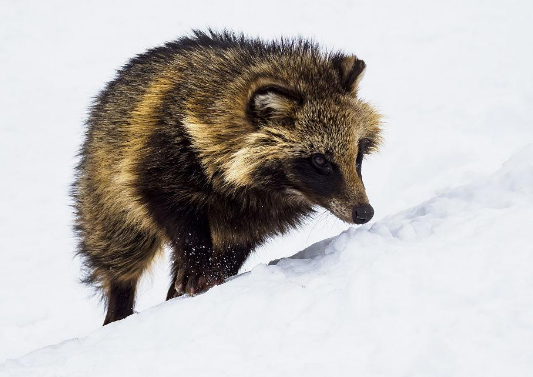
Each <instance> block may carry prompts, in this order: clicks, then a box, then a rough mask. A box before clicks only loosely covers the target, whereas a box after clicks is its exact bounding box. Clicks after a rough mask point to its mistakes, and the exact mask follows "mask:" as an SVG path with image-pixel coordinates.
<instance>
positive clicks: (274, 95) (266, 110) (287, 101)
mask: <svg viewBox="0 0 533 377" xmlns="http://www.w3.org/2000/svg"><path fill="white" fill-rule="evenodd" d="M302 103H303V100H302V97H301V96H300V94H299V93H297V92H296V91H294V90H292V89H289V88H286V87H284V86H281V85H279V84H267V85H263V86H260V87H259V88H257V89H255V90H254V91H253V93H252V94H251V95H250V98H249V99H248V104H247V106H246V114H247V116H248V118H249V119H250V121H251V122H252V123H254V124H256V125H260V124H263V123H265V122H268V121H269V120H274V119H277V120H290V119H292V117H293V115H294V111H295V110H296V108H297V107H299V106H300V105H301V104H302Z"/></svg>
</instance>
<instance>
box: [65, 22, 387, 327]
mask: <svg viewBox="0 0 533 377" xmlns="http://www.w3.org/2000/svg"><path fill="white" fill-rule="evenodd" d="M364 68H365V64H364V62H363V61H361V60H359V59H357V58H356V57H355V56H347V55H343V54H341V53H325V52H323V51H321V50H320V49H319V48H318V47H317V46H316V45H314V44H313V43H310V42H307V41H305V40H290V41H289V40H281V41H278V42H268V43H266V42H262V41H260V40H255V39H248V38H246V37H244V36H240V35H235V34H232V33H229V32H224V33H214V32H208V33H203V32H194V34H193V35H192V36H191V37H184V38H181V39H178V40H177V41H175V42H171V43H167V44H166V45H164V46H162V47H158V48H155V49H152V50H149V51H148V52H146V53H144V54H142V55H139V56H137V57H135V58H133V59H132V60H131V61H130V62H129V63H128V64H127V65H126V66H124V67H123V68H122V69H121V70H120V71H119V72H118V74H117V77H116V78H115V79H114V80H113V81H112V82H110V83H109V84H108V85H107V87H106V88H105V89H104V90H103V91H102V92H101V93H100V95H99V96H98V97H97V99H96V101H95V103H94V105H93V107H92V109H91V112H90V116H89V119H88V121H87V123H88V131H87V135H86V140H85V143H84V145H83V148H82V150H81V161H80V164H79V166H78V176H77V180H76V182H75V184H74V190H73V196H74V199H75V208H76V213H77V218H76V220H77V221H76V230H77V233H78V235H79V239H80V243H79V250H78V253H79V255H81V256H82V257H83V260H84V263H85V267H86V270H87V276H86V278H85V282H86V283H89V284H92V285H94V286H96V287H97V288H99V289H101V290H102V292H103V295H104V297H105V299H106V303H107V306H108V311H107V316H106V319H105V322H104V324H107V323H110V322H113V321H116V320H119V319H122V318H124V317H126V316H128V315H130V314H132V313H133V306H134V298H135V288H136V285H137V282H138V280H139V277H140V276H141V274H142V273H143V271H145V270H146V269H147V267H148V266H149V264H150V262H151V261H152V259H153V258H154V256H155V255H156V254H157V253H158V252H159V251H160V250H161V249H162V247H163V246H164V245H165V244H167V245H170V246H171V248H172V250H173V265H172V274H173V276H172V279H173V281H172V284H171V286H170V288H169V291H168V295H167V299H170V298H173V297H176V296H179V295H182V294H184V293H189V294H195V293H199V292H202V291H204V290H206V289H208V288H209V287H211V286H213V285H215V284H219V283H221V282H223V281H224V279H226V278H228V277H229V276H232V275H235V274H236V273H237V272H238V271H239V268H240V267H241V266H242V264H243V263H244V261H245V259H246V258H247V256H248V255H249V254H250V252H251V251H252V250H253V249H254V248H255V247H256V246H257V245H259V244H261V243H262V242H264V241H265V240H266V239H267V238H268V237H271V236H273V235H276V234H281V233H283V232H285V231H287V230H288V229H289V228H292V227H295V226H297V225H298V224H300V222H301V221H302V219H304V218H305V216H306V215H308V214H310V213H311V212H312V211H313V206H315V205H320V206H322V207H325V208H327V209H329V210H330V211H331V212H332V213H334V214H335V215H336V216H338V217H339V218H341V219H343V220H345V221H348V222H352V223H353V222H355V223H363V222H366V221H368V220H369V219H370V217H371V216H372V213H373V211H372V209H371V207H370V205H369V204H368V199H367V196H366V193H365V190H364V186H363V183H362V178H361V163H362V159H363V155H364V154H366V153H369V152H371V151H373V150H374V149H376V148H377V145H378V143H379V132H380V128H379V115H378V114H377V113H376V111H374V110H373V108H372V107H371V106H370V105H368V104H367V103H365V102H364V101H361V100H360V99H358V98H357V86H358V82H359V80H360V78H361V77H362V73H363V70H364Z"/></svg>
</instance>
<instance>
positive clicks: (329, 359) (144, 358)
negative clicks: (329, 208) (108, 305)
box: [0, 145, 533, 377]
mask: <svg viewBox="0 0 533 377" xmlns="http://www.w3.org/2000/svg"><path fill="white" fill-rule="evenodd" d="M532 216H533V145H532V146H530V147H528V148H527V149H525V150H524V151H522V152H521V153H519V154H518V155H516V156H514V157H513V158H512V159H511V160H509V161H507V162H506V163H505V164H504V165H503V168H502V169H501V170H499V171H498V172H496V173H495V174H493V175H491V176H489V177H487V178H483V179H479V180H477V181H475V182H474V183H472V184H469V185H465V186H460V187H458V188H455V189H453V190H449V191H447V192H445V193H442V194H441V195H438V196H435V197H434V198H432V199H430V200H428V201H426V202H423V203H421V204H420V205H417V206H415V207H412V208H410V209H408V210H405V211H401V212H399V213H397V214H395V215H393V216H388V217H386V218H385V219H383V220H382V221H378V222H376V223H374V224H373V225H368V226H363V227H360V228H358V229H355V228H351V229H349V230H347V231H346V232H344V233H342V234H341V235H339V236H338V237H335V238H333V239H330V240H326V241H323V242H320V243H318V244H315V245H313V246H311V247H310V248H308V249H306V250H304V251H302V252H300V253H298V254H296V255H294V256H293V257H291V258H284V259H281V260H278V261H277V262H275V263H273V264H271V265H261V266H258V267H255V268H254V269H252V271H251V272H249V273H245V274H242V275H240V276H238V277H236V278H234V279H233V280H231V281H229V282H227V283H226V284H224V285H221V286H219V287H216V288H214V289H212V290H210V291H208V292H207V293H205V294H203V295H200V296H197V297H184V298H180V299H175V300H172V301H171V302H169V303H166V304H162V305H159V306H157V307H155V308H152V309H150V310H146V311H145V312H142V313H139V314H136V315H134V316H132V317H129V318H127V319H126V320H124V321H120V322H117V323H115V324H112V325H110V326H107V327H105V328H102V329H100V330H99V331H96V332H94V333H93V334H91V335H89V336H88V337H85V338H82V339H75V340H70V341H67V342H64V343H62V344H59V345H57V346H52V347H46V348H43V349H41V350H39V351H36V352H33V353H30V354H29V355H27V356H25V357H23V358H20V359H18V360H15V361H8V362H7V363H6V364H4V365H3V366H2V367H1V369H0V372H4V373H5V372H8V373H9V374H11V375H13V376H70V377H73V376H116V375H128V376H132V377H133V376H146V375H157V376H163V375H164V376H167V375H168V376H170V375H194V376H212V375H217V376H241V375H253V376H272V375H276V376H278V375H279V376H288V375H291V376H292V375H294V376H324V375H341V376H404V375H405V376H452V375H453V376H468V377H471V376H485V377H487V376H531V372H532V371H533V347H531V346H532V343H531V341H532V340H533V306H532V296H531V287H533V274H532V273H531V267H532V266H533V252H532V251H533V250H532V246H531V245H533V233H532V232H531V218H532Z"/></svg>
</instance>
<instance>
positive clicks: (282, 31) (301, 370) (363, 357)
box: [0, 0, 533, 377]
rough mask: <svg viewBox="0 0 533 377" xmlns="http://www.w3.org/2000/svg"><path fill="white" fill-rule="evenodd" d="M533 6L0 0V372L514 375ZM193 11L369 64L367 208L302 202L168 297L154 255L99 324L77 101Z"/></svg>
mask: <svg viewBox="0 0 533 377" xmlns="http://www.w3.org/2000/svg"><path fill="white" fill-rule="evenodd" d="M532 11H533V3H531V2H529V1H518V0H516V1H506V2H505V3H502V2H492V1H473V0H468V1H466V0H462V1H456V0H450V1H446V2H439V3H437V2H428V1H422V0H405V1H401V2H398V1H393V0H389V1H336V2H330V1H324V2H318V1H305V2H304V1H295V2H287V1H278V0H275V1H274V0H273V1H269V2H259V3H251V2H249V1H246V2H245V1H243V0H239V1H232V2H214V1H213V2H206V1H195V2H190V3H187V4H180V3H178V2H173V1H150V2H143V1H139V0H135V1H133V0H132V1H127V2H126V1H116V2H105V1H80V2H67V1H64V2H62V1H49V2H35V1H34V2H31V1H9V0H3V1H2V0H0V25H1V26H0V83H1V85H0V258H1V259H0V303H2V306H1V310H0V362H5V363H4V364H2V365H1V366H0V375H2V376H3V375H14V376H105V375H119V374H127V375H131V376H136V375H143V376H146V375H157V376H166V375H176V374H186V373H187V372H188V373H189V374H191V375H194V376H204V375H206V376H207V375H214V374H216V375H231V376H240V375H246V376H248V375H253V376H261V375H280V376H287V375H295V376H299V375H309V376H313V375H333V374H338V375H346V376H352V375H361V376H432V377H433V376H437V377H438V376H531V375H533V365H532V362H533V295H532V293H531V292H533V274H532V268H533V260H532V255H533V242H532V241H533V232H532V231H531V225H532V218H533V166H532V163H533V146H531V145H532V144H533V110H532V108H531V104H532V103H533V85H531V83H532V82H533V70H532V69H531V67H532V66H533V51H532V50H531V48H530V46H531V36H532V35H533V23H531V20H530V18H531V14H532ZM206 26H212V27H215V28H223V27H227V28H230V29H234V30H244V31H246V32H248V33H249V34H251V35H258V36H262V37H265V38H268V37H275V36H279V35H298V34H301V35H304V36H310V37H313V38H315V39H316V40H317V41H318V42H320V43H321V44H322V45H324V46H327V47H328V48H339V49H343V50H345V51H351V52H355V53H357V54H358V55H359V56H360V57H362V58H363V59H364V60H365V61H366V63H367V65H368V70H367V73H366V75H365V78H364V80H363V82H362V90H361V95H362V96H363V97H365V98H367V99H370V101H371V102H373V103H374V104H375V105H376V106H377V107H378V108H380V109H381V111H382V112H383V113H384V114H385V116H386V118H385V120H386V125H385V127H386V132H385V141H386V143H385V145H384V147H383V149H382V151H381V153H379V154H378V155H375V156H372V157H371V158H370V159H369V160H368V161H367V162H365V164H364V167H363V169H364V176H365V185H366V186H367V190H368V194H369V196H370V199H371V203H372V204H373V206H374V208H375V209H376V216H375V219H376V221H375V222H373V223H371V224H368V225H365V226H362V227H358V228H355V227H351V228H348V227H347V226H346V225H345V224H343V223H341V222H340V221H337V220H335V219H334V218H333V217H332V216H330V215H328V214H327V213H320V214H319V215H318V216H317V217H316V218H315V219H314V220H312V221H311V222H310V223H309V224H308V225H307V226H306V227H304V228H302V229H300V230H296V231H294V232H293V233H291V234H289V235H287V236H285V237H280V238H276V239H273V240H271V241H270V242H269V243H268V244H267V245H265V246H263V247H262V248H260V249H259V250H258V251H257V253H256V254H255V255H254V256H253V257H252V258H251V259H250V261H249V262H248V263H247V264H246V265H245V267H244V268H243V271H242V272H243V273H242V274H241V275H239V276H238V277H236V278H234V279H232V280H231V281H229V282H227V283H225V284H224V285H222V286H219V287H216V288H214V289H212V290H210V291H209V292H207V293H206V294H203V295H200V296H197V297H193V298H191V297H185V298H180V299H175V300H172V301H170V302H167V303H162V301H163V300H164V297H165V293H166V288H167V285H168V276H167V274H168V267H167V265H166V263H165V262H166V261H165V260H164V259H163V260H160V261H158V262H157V263H156V264H155V265H154V267H153V270H154V271H153V272H154V273H153V274H152V276H149V277H148V278H147V279H145V281H144V282H143V285H142V287H141V289H140V293H141V294H140V297H139V305H138V310H139V311H140V313H139V314H136V315H134V316H132V317H130V318H128V319H126V320H124V321H121V322H118V323H115V324H112V325H110V326H107V327H105V328H100V325H101V323H102V321H103V308H102V307H101V306H99V303H98V301H97V299H96V298H94V297H91V295H90V291H89V290H87V289H86V288H85V287H83V286H80V285H79V284H78V283H77V278H78V276H79V261H78V260H77V259H74V258H73V250H74V245H75V241H74V239H73V238H72V232H71V229H70V226H71V222H72V216H71V210H70V208H69V203H70V200H69V199H68V195H67V193H68V187H69V184H70V183H71V181H72V168H73V166H74V164H75V161H76V160H75V158H74V156H75V154H76V150H77V148H78V146H79V144H80V143H81V140H82V134H83V120H84V117H85V115H86V109H87V107H88V104H89V101H90V98H91V97H92V96H94V95H95V94H96V93H97V92H98V90H99V89H101V87H102V86H103V83H104V82H105V81H107V80H109V79H110V78H112V77H113V73H114V70H115V69H116V68H117V67H119V66H120V65H121V64H123V63H124V62H125V61H127V59H128V58H130V57H131V56H132V55H134V54H135V53H138V52H141V51H143V50H145V49H146V48H148V47H151V46H155V45H158V44H161V43H162V42H163V41H166V40H171V39H173V38H175V37H176V36H179V35H181V34H184V33H187V32H188V31H189V30H190V29H191V28H205V27H206ZM528 145H529V146H528ZM509 158H511V159H509ZM507 160H508V161H507ZM504 161H507V162H505V164H504V165H503V167H501V164H502V162H504ZM500 167H501V168H500ZM405 208H410V209H407V210H405ZM387 215H388V216H387ZM380 219H381V220H380ZM341 232H342V233H341ZM339 233H341V234H340V235H338V234H339ZM337 235H338V236H337ZM332 237H334V238H332ZM321 240H324V241H321ZM318 241H320V242H319V243H317V244H315V242H318ZM310 245H312V246H310ZM308 246H309V247H308ZM306 247H308V248H307V249H306ZM303 249H305V250H303ZM298 250H303V251H302V252H300V253H298V254H296V255H295V256H293V257H290V256H291V255H293V254H295V253H296V252H297V251H298ZM279 258H281V259H279ZM277 259H279V260H277ZM272 260H277V262H273V263H275V264H270V265H269V264H268V263H269V261H272ZM154 305H157V306H154ZM73 338H75V339H73ZM67 339H73V340H70V341H65V340H67ZM59 342H63V343H59ZM56 343H59V344H58V345H55V346H49V347H45V348H42V349H39V350H37V351H35V352H31V351H33V350H36V349H38V348H41V347H44V346H47V345H51V344H56ZM28 352H31V353H29V354H28V355H26V356H23V355H24V354H27V353H28Z"/></svg>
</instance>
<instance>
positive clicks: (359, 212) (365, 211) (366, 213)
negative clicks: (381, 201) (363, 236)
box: [352, 204, 374, 224]
mask: <svg viewBox="0 0 533 377" xmlns="http://www.w3.org/2000/svg"><path fill="white" fill-rule="evenodd" d="M373 216H374V208H372V206H371V205H370V204H367V205H364V206H360V207H355V208H354V209H353V211H352V217H353V222H354V223H356V224H365V223H367V222H369V221H370V219H372V217H373Z"/></svg>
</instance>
